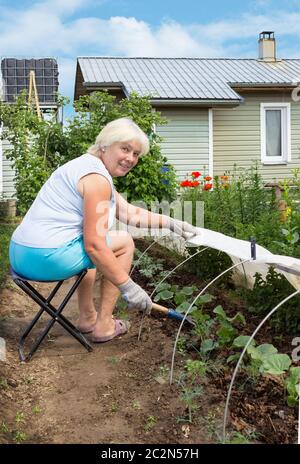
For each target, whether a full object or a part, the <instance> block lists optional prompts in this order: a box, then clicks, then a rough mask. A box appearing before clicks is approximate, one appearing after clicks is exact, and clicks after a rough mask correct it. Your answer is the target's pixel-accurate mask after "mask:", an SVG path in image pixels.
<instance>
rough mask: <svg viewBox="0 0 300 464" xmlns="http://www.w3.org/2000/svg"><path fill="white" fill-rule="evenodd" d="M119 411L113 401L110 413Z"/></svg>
mask: <svg viewBox="0 0 300 464" xmlns="http://www.w3.org/2000/svg"><path fill="white" fill-rule="evenodd" d="M118 409H119V405H118V403H117V402H116V401H114V402H113V403H112V405H111V412H117V411H118Z"/></svg>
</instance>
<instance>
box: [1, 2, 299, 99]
mask: <svg viewBox="0 0 300 464" xmlns="http://www.w3.org/2000/svg"><path fill="white" fill-rule="evenodd" d="M264 30H267V31H274V32H275V37H276V44H277V56H278V57H280V58H300V0H280V1H279V0H253V1H248V0H244V1H241V0H205V1H200V0H198V1H196V0H148V1H145V0H141V1H139V0H38V1H35V0H25V1H20V0H18V1H17V0H10V1H6V0H5V1H2V0H0V56H1V57H15V58H42V57H54V58H56V59H57V61H58V66H59V83H60V86H59V90H60V93H61V94H62V95H65V96H69V97H70V98H71V99H72V98H73V95H74V83H75V69H76V58H77V57H78V56H136V57H138V56H151V57H211V58H257V56H258V44H257V40H258V35H259V33H260V32H261V31H264Z"/></svg>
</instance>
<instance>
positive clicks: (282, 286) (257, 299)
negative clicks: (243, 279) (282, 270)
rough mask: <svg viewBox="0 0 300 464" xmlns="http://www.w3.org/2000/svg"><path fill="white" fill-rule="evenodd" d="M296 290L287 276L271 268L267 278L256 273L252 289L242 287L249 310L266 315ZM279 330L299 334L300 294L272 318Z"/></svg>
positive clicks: (271, 320) (272, 322)
mask: <svg viewBox="0 0 300 464" xmlns="http://www.w3.org/2000/svg"><path fill="white" fill-rule="evenodd" d="M294 291H295V289H294V287H292V285H291V284H290V283H289V282H288V281H287V280H286V278H285V277H284V276H283V275H282V274H279V273H277V272H276V271H275V270H274V268H270V270H269V272H268V274H267V276H266V279H265V280H263V278H262V276H261V274H259V273H256V274H255V283H254V287H253V289H252V290H248V289H242V290H241V293H242V295H243V297H244V298H245V302H246V304H247V306H248V309H249V311H251V312H253V313H255V314H258V315H259V316H262V317H264V316H265V315H266V314H268V312H270V311H271V310H272V309H273V308H274V307H275V306H277V305H278V304H279V303H280V301H282V300H283V299H284V298H286V297H287V296H288V295H290V294H291V293H293V292H294ZM270 324H272V325H273V326H274V327H275V329H276V330H278V331H286V332H287V333H289V334H299V330H300V296H298V295H297V296H296V297H294V298H292V299H291V300H289V301H287V302H286V303H285V304H284V305H283V306H282V307H280V308H279V309H278V310H277V311H276V312H275V313H274V315H273V316H271V318H270Z"/></svg>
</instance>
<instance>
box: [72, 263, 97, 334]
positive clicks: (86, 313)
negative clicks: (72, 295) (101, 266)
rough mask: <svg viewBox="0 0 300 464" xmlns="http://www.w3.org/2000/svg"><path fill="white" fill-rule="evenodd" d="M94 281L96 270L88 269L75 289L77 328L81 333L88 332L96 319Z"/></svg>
mask: <svg viewBox="0 0 300 464" xmlns="http://www.w3.org/2000/svg"><path fill="white" fill-rule="evenodd" d="M95 279H96V269H89V270H88V271H87V273H86V275H85V276H84V278H83V279H82V281H81V283H80V285H79V287H78V289H77V295H78V307H79V319H78V321H77V327H78V328H79V330H81V331H82V332H90V331H91V330H92V328H93V326H94V325H95V323H96V319H97V311H96V309H95V305H94V299H93V289H94V283H95Z"/></svg>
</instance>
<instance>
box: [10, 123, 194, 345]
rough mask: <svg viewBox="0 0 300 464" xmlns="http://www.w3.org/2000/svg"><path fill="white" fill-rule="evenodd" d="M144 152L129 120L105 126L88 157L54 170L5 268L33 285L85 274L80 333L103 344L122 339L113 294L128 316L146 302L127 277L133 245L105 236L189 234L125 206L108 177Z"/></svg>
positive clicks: (186, 227)
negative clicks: (121, 226) (150, 230)
mask: <svg viewBox="0 0 300 464" xmlns="http://www.w3.org/2000/svg"><path fill="white" fill-rule="evenodd" d="M148 151H149V141H148V138H147V136H146V134H145V133H144V132H143V131H142V130H141V129H140V128H139V127H138V126H137V125H136V124H135V123H134V122H133V121H131V120H130V119H126V118H121V119H117V120H115V121H112V122H110V123H109V124H107V125H106V126H105V127H104V128H103V129H102V130H101V132H100V133H99V135H98V137H97V138H96V142H95V144H94V145H93V146H92V147H90V149H89V150H88V153H86V154H84V155H82V156H79V157H78V158H75V159H73V160H71V161H69V162H68V163H66V164H64V165H63V166H61V167H59V168H58V169H56V171H54V172H53V174H52V175H51V177H50V178H49V179H48V180H47V181H46V183H45V184H44V185H43V187H42V188H41V190H40V192H39V193H38V195H37V197H36V199H35V200H34V202H33V204H32V206H31V207H30V209H29V210H28V212H27V214H26V216H25V217H24V219H23V221H22V222H21V224H20V225H19V226H18V227H17V229H16V230H15V232H14V233H13V235H12V239H11V243H10V250H9V252H10V263H11V266H12V268H13V269H14V270H15V272H17V273H18V274H20V275H22V276H24V277H27V278H28V279H32V280H43V281H46V280H62V279H67V278H69V277H72V276H74V275H76V274H78V273H79V272H80V271H81V270H83V269H89V270H88V272H87V274H86V276H85V277H84V279H83V281H82V282H81V284H80V286H79V287H78V290H77V292H78V305H79V320H78V328H79V329H80V330H81V331H82V333H90V334H91V339H92V341H93V342H105V341H108V340H111V339H113V338H114V337H116V336H118V335H122V334H123V333H125V332H127V330H128V328H129V325H128V322H126V321H123V320H120V319H115V318H113V317H112V313H113V310H114V307H115V304H116V300H117V298H118V295H119V292H121V295H122V296H123V297H124V299H125V300H126V301H127V303H128V307H129V308H137V309H139V310H142V311H145V312H149V311H150V310H151V306H152V302H151V299H150V297H149V296H148V294H147V293H146V292H145V291H144V290H143V289H142V288H141V287H140V286H139V285H137V284H136V283H135V282H133V281H132V279H131V278H130V277H129V272H130V268H131V264H132V259H133V252H134V243H133V240H132V237H131V235H130V234H129V233H127V232H124V231H122V232H121V233H119V234H117V233H116V231H115V232H108V231H109V230H110V229H111V227H112V224H113V221H114V218H115V217H117V219H119V220H120V221H121V222H123V223H126V224H128V225H135V226H138V227H148V226H149V225H150V224H151V226H152V227H154V228H169V229H170V230H172V231H173V232H176V233H178V234H180V235H183V236H187V235H188V234H190V235H191V234H194V233H195V228H194V227H193V226H191V225H190V224H188V223H185V222H181V221H177V220H174V219H172V218H170V217H168V216H165V215H161V214H156V213H152V212H149V211H147V210H145V209H142V208H137V207H134V206H133V205H130V204H129V203H127V202H126V201H125V200H124V199H123V197H122V196H121V195H120V194H119V193H117V192H116V190H115V189H114V185H113V181H112V178H113V177H120V176H125V175H126V174H127V173H128V172H129V171H130V170H131V169H132V168H134V166H135V165H136V164H137V163H138V161H139V158H140V157H141V156H142V155H144V154H146V153H147V152H148ZM96 269H99V271H100V272H101V273H102V276H103V278H102V280H101V293H100V305H99V308H98V312H97V311H96V308H95V306H94V302H93V286H94V282H95V275H96Z"/></svg>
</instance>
